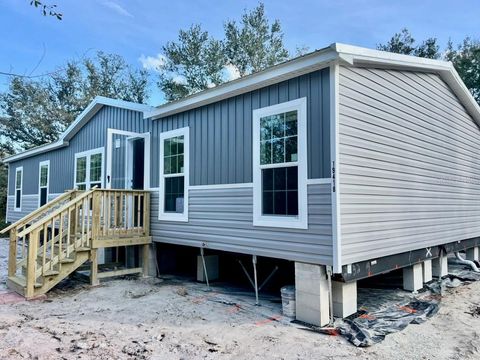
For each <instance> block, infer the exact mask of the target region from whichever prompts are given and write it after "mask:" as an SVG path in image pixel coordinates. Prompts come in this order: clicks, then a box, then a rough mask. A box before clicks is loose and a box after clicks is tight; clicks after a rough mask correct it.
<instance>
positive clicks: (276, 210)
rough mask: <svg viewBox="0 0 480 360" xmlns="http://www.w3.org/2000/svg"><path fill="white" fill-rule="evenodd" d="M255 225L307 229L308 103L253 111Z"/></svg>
mask: <svg viewBox="0 0 480 360" xmlns="http://www.w3.org/2000/svg"><path fill="white" fill-rule="evenodd" d="M253 121H254V128H253V153H254V163H253V166H254V169H253V173H254V225H258V226H276V227H294V228H306V227H307V225H308V224H307V208H306V207H307V204H306V191H307V189H306V183H307V173H306V169H307V167H306V161H307V159H306V100H305V99H304V98H302V99H299V100H294V101H290V102H287V103H282V104H279V105H274V106H270V107H267V108H261V109H258V110H254V116H253Z"/></svg>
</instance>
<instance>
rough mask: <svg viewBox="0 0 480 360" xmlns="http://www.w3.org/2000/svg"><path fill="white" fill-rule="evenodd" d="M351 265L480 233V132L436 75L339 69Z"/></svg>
mask: <svg viewBox="0 0 480 360" xmlns="http://www.w3.org/2000/svg"><path fill="white" fill-rule="evenodd" d="M339 87H340V104H339V111H340V129H339V132H340V134H339V142H340V148H339V157H340V166H339V172H340V177H339V179H340V194H341V197H340V206H341V246H342V247H341V253H342V260H343V263H344V264H349V263H353V262H357V261H363V260H369V259H375V258H379V257H382V256H387V255H392V254H398V253H402V252H406V251H410V250H415V249H420V248H425V247H429V246H434V245H442V244H446V243H450V242H455V241H460V240H466V239H470V238H474V237H478V236H480V156H479V154H480V130H479V127H478V125H477V124H476V123H475V122H474V120H473V119H472V117H471V116H470V115H469V114H468V113H467V112H466V110H465V109H464V107H463V106H462V105H461V103H460V102H459V100H458V99H457V97H456V96H455V95H454V94H453V93H452V91H451V89H450V88H449V87H448V85H447V84H445V82H444V81H443V80H442V79H441V78H440V77H439V76H438V75H435V74H429V73H420V72H403V71H395V70H382V69H369V68H354V67H341V68H340V84H339Z"/></svg>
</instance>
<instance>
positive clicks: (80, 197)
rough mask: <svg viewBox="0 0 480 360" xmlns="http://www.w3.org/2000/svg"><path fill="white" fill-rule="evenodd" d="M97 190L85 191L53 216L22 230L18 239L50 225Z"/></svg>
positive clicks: (52, 214) (53, 213) (50, 215)
mask: <svg viewBox="0 0 480 360" xmlns="http://www.w3.org/2000/svg"><path fill="white" fill-rule="evenodd" d="M95 190H96V189H95V188H93V189H90V190H88V191H85V192H83V193H82V195H80V196H77V197H75V198H74V199H72V200H70V201H69V202H68V203H66V204H65V205H63V206H62V207H61V208H59V209H57V210H55V211H54V212H52V213H51V214H49V215H48V216H47V217H45V218H42V219H41V220H39V221H37V222H36V223H33V224H32V225H31V226H29V227H28V228H26V229H24V230H22V231H21V232H19V233H18V234H17V236H18V237H22V236H25V235H27V234H28V233H31V232H32V231H34V230H36V229H38V228H39V227H40V226H43V224H45V223H48V222H49V221H52V219H53V218H55V217H57V216H58V215H60V214H61V213H62V212H64V211H66V210H68V209H69V208H70V207H72V206H74V205H75V204H76V203H78V202H80V200H83V199H85V198H86V197H87V196H89V195H91V194H92V193H93V192H94V191H95Z"/></svg>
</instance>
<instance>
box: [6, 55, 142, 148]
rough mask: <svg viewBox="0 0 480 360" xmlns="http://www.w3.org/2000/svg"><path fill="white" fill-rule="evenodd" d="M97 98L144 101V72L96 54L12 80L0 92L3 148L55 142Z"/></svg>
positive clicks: (114, 58) (121, 61)
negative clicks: (40, 74)
mask: <svg viewBox="0 0 480 360" xmlns="http://www.w3.org/2000/svg"><path fill="white" fill-rule="evenodd" d="M97 95H101V96H107V97H112V98H119V99H123V100H127V101H134V102H139V103H143V102H145V101H146V100H147V97H148V96H147V95H148V94H147V73H146V72H145V71H144V70H141V71H139V70H134V69H132V68H131V67H130V66H129V65H128V64H127V63H126V62H125V60H124V59H123V58H122V57H120V56H118V55H112V54H106V53H103V52H98V53H97V54H96V56H95V57H94V58H86V59H84V60H82V61H80V62H75V61H71V62H69V63H67V65H66V67H65V68H64V69H60V70H59V71H57V72H54V73H52V74H51V75H49V76H48V77H46V78H41V79H40V80H34V79H30V78H26V77H18V76H17V77H12V78H11V80H10V84H9V88H8V90H7V91H5V92H3V93H1V94H0V136H1V139H2V143H1V144H2V148H3V149H4V150H5V151H7V152H12V151H14V150H21V149H28V148H31V147H34V146H39V145H42V144H45V143H48V142H52V141H55V140H56V139H57V138H58V136H59V134H60V133H61V132H62V131H64V130H65V129H66V128H67V127H68V125H70V123H71V122H72V121H73V120H74V119H75V118H76V117H77V115H78V114H79V113H80V112H82V111H83V110H84V109H85V107H86V106H87V105H88V103H89V102H90V101H92V100H93V99H94V98H95V96H97Z"/></svg>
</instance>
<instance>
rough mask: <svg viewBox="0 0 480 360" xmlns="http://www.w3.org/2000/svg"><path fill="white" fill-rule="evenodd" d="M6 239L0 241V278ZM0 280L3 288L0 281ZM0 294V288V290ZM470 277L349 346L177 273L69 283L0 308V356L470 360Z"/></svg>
mask: <svg viewBox="0 0 480 360" xmlns="http://www.w3.org/2000/svg"><path fill="white" fill-rule="evenodd" d="M7 245H8V242H7V241H3V240H1V241H0V281H2V282H3V281H4V279H5V273H6V251H7ZM0 286H3V284H2V285H0ZM0 292H1V288H0ZM479 304H480V282H477V283H473V284H470V285H465V286H461V287H458V288H455V289H452V290H449V292H448V294H447V295H446V296H445V298H444V299H443V300H442V303H441V307H440V311H439V313H438V314H437V315H435V316H434V317H433V318H431V319H429V320H428V321H427V322H426V323H424V324H421V325H410V326H408V327H407V328H406V329H405V330H404V331H402V332H399V333H395V334H392V335H389V336H387V338H386V340H385V341H384V342H382V343H380V344H377V345H375V346H372V347H369V348H356V347H354V346H353V345H351V344H350V343H348V342H347V341H346V340H345V339H343V338H342V337H339V336H327V335H322V334H319V333H316V332H313V331H311V330H309V329H306V328H305V327H302V326H301V325H298V324H292V323H290V322H289V321H288V319H286V318H284V317H282V315H281V306H280V304H279V302H278V300H277V299H273V298H269V297H267V298H263V299H262V306H259V307H257V306H255V305H254V298H253V297H252V294H250V293H248V292H242V291H234V290H233V289H227V288H226V287H223V286H215V287H213V288H212V291H210V292H207V291H205V286H204V285H202V284H197V283H194V282H191V281H187V280H181V279H178V278H167V277H166V278H164V279H153V278H152V279H133V278H132V279H123V280H115V281H108V282H104V283H103V284H102V285H101V286H99V287H95V288H91V287H89V286H87V285H85V284H83V285H82V284H80V283H78V282H70V283H67V284H65V285H63V286H62V287H60V288H58V289H56V290H54V291H52V292H51V293H49V295H48V298H47V299H46V300H41V301H31V302H25V301H24V302H19V303H16V304H9V305H0V359H265V358H266V359H352V358H360V359H372V360H375V359H382V360H384V359H402V360H404V359H479V358H480V317H477V316H475V314H471V310H472V308H473V307H475V306H477V305H479Z"/></svg>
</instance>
